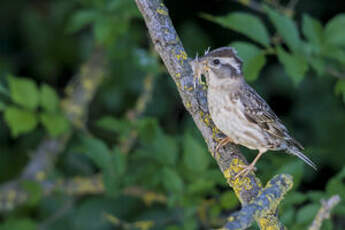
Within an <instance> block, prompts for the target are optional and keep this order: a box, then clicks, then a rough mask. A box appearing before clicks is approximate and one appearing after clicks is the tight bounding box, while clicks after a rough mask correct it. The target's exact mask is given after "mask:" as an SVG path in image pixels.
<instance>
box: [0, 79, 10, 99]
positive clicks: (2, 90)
mask: <svg viewBox="0 0 345 230" xmlns="http://www.w3.org/2000/svg"><path fill="white" fill-rule="evenodd" d="M0 93H1V94H4V95H6V96H9V95H10V93H9V91H8V90H7V89H6V88H5V87H4V86H3V85H2V84H1V82H0Z"/></svg>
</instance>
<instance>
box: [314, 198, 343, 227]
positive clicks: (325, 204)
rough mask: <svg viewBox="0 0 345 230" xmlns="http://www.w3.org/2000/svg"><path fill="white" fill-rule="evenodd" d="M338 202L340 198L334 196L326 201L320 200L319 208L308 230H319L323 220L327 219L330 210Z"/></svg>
mask: <svg viewBox="0 0 345 230" xmlns="http://www.w3.org/2000/svg"><path fill="white" fill-rule="evenodd" d="M339 202H340V196H339V195H334V196H332V197H331V198H329V199H328V200H326V201H325V200H321V208H320V209H319V211H318V213H317V214H316V216H315V219H314V221H313V223H312V224H311V225H310V226H309V228H308V230H319V229H321V225H322V222H323V220H325V219H329V217H330V214H331V210H332V209H333V208H334V207H335V206H336V205H337V204H338V203H339Z"/></svg>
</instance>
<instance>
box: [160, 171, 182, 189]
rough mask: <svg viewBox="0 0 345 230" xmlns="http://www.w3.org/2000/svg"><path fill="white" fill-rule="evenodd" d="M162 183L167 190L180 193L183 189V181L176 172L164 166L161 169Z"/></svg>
mask: <svg viewBox="0 0 345 230" xmlns="http://www.w3.org/2000/svg"><path fill="white" fill-rule="evenodd" d="M162 175H163V185H164V187H165V189H166V190H167V191H170V192H173V193H180V192H182V189H183V181H182V179H181V178H180V176H179V175H178V174H177V172H176V171H175V170H173V169H171V168H168V167H165V168H163V170H162Z"/></svg>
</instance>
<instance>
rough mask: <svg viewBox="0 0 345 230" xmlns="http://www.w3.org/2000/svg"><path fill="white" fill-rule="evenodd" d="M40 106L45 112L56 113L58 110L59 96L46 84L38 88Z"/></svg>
mask: <svg viewBox="0 0 345 230" xmlns="http://www.w3.org/2000/svg"><path fill="white" fill-rule="evenodd" d="M40 99H41V106H42V108H43V109H45V110H46V111H47V112H56V111H57V110H58V108H59V96H58V95H57V93H56V92H55V90H54V89H53V88H52V87H50V86H49V85H47V84H43V85H42V86H41V88H40Z"/></svg>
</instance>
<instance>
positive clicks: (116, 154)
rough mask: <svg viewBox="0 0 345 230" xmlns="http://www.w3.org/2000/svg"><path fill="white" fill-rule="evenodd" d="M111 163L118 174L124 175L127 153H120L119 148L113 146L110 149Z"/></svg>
mask: <svg viewBox="0 0 345 230" xmlns="http://www.w3.org/2000/svg"><path fill="white" fill-rule="evenodd" d="M112 165H113V167H114V169H115V172H116V174H117V175H118V176H122V175H124V173H125V172H126V168H127V155H126V154H123V153H121V152H120V150H119V149H117V148H114V149H113V151H112Z"/></svg>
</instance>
